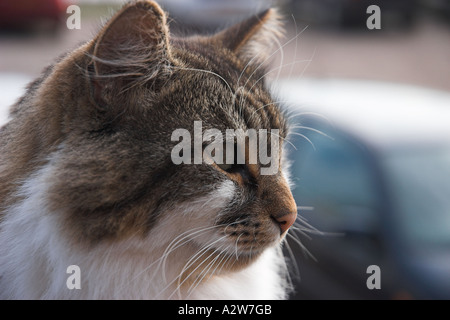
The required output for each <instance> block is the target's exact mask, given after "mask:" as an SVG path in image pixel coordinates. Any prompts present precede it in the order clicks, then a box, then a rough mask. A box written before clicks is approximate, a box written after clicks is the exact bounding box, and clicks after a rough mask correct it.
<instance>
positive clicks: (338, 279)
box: [0, 0, 450, 299]
mask: <svg viewBox="0 0 450 320" xmlns="http://www.w3.org/2000/svg"><path fill="white" fill-rule="evenodd" d="M158 2H159V3H160V4H161V5H162V6H163V8H164V9H165V10H166V11H168V12H169V14H170V26H171V30H172V31H173V32H174V33H175V34H183V35H186V34H190V33H195V32H201V33H211V32H213V31H215V30H219V29H220V28H221V27H224V26H228V25H230V24H231V23H233V22H237V21H239V20H241V19H243V18H245V17H247V16H249V15H251V14H254V13H256V12H258V11H259V10H263V9H265V8H267V7H269V6H273V5H275V6H278V7H279V8H280V11H281V13H282V14H283V15H284V20H285V24H286V34H285V38H284V39H283V40H282V41H281V43H280V44H275V46H274V50H273V52H274V53H273V55H272V56H271V57H272V59H271V61H268V62H270V68H269V69H268V74H267V76H268V78H269V80H270V81H271V83H272V85H271V86H272V88H273V91H274V94H275V95H276V96H277V99H278V100H279V102H280V104H282V105H284V106H286V107H287V108H288V109H289V112H290V114H291V115H292V122H293V123H294V131H293V133H292V135H291V136H290V137H289V141H290V142H291V144H289V148H288V152H289V157H290V159H291V161H292V182H293V183H294V185H295V188H294V191H293V193H294V196H295V198H296V201H297V203H298V205H299V208H300V211H299V215H300V216H301V219H302V220H303V222H302V223H301V224H300V225H298V226H297V228H296V230H292V231H291V232H290V236H289V237H288V241H287V245H286V246H285V253H286V258H287V259H289V260H291V264H292V265H293V267H292V274H291V277H292V281H293V283H294V287H295V291H294V293H293V294H292V295H291V298H292V299H449V298H450V0H416V1H414V0H378V1H377V0H371V1H365V0H320V1H319V0H280V1H265V0H254V1H250V0H247V1H241V0H160V1H158ZM121 3H123V1H111V0H109V1H108V0H102V1H100V0H97V1H95V0H92V1H89V0H79V1H65V0H39V1H36V0H0V88H1V89H0V90H1V94H0V107H2V108H0V112H5V108H3V107H5V106H8V105H10V104H12V103H13V102H14V101H15V100H16V99H17V98H18V97H19V96H20V95H21V94H22V92H23V90H24V86H25V85H26V83H28V82H29V81H30V80H32V79H33V78H34V77H36V76H37V75H39V73H40V72H41V70H42V69H43V68H44V67H45V66H46V65H47V64H49V63H51V62H52V61H53V59H54V58H55V57H57V56H58V55H59V54H60V53H62V52H65V51H68V50H71V49H73V48H75V47H76V46H78V45H79V44H80V43H81V42H83V41H86V40H89V39H90V38H91V37H92V36H93V35H94V34H95V33H96V32H97V31H98V30H99V28H100V26H101V23H102V21H104V19H105V18H107V17H109V16H110V15H111V14H112V12H114V10H115V9H117V8H118V7H120V5H121ZM70 4H76V5H78V6H79V7H80V9H81V28H80V29H68V28H67V26H66V21H67V19H68V18H69V17H70V16H71V13H67V12H66V9H67V7H68V6H69V5H70ZM369 5H378V6H379V8H380V10H381V13H380V27H381V28H380V29H374V30H370V29H368V27H367V25H366V21H367V19H368V18H369V17H370V16H371V15H372V13H367V12H366V10H367V8H368V6H369ZM102 19H103V20H102ZM0 118H1V117H0ZM371 265H376V266H379V268H380V284H381V289H372V290H371V289H369V288H368V286H367V280H368V278H369V277H370V276H371V274H370V273H367V268H368V267H369V266H371Z"/></svg>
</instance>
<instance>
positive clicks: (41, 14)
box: [0, 0, 68, 29]
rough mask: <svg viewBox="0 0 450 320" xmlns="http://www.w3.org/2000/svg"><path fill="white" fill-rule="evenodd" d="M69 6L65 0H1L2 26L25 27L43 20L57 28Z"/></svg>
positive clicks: (0, 25) (0, 22)
mask: <svg viewBox="0 0 450 320" xmlns="http://www.w3.org/2000/svg"><path fill="white" fill-rule="evenodd" d="M67 6H68V3H67V1H64V0H39V1H36V0H14V1H12V0H0V28H2V29H4V28H8V29H11V28H25V27H29V26H30V25H32V24H35V23H39V22H43V21H44V22H48V23H49V24H50V25H51V27H53V28H57V26H58V25H59V24H60V23H61V20H62V17H63V16H64V15H65V13H66V8H67Z"/></svg>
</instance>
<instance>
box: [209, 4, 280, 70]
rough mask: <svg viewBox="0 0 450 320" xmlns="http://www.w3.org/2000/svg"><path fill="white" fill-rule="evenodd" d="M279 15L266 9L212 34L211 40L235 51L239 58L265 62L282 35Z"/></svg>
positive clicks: (274, 10)
mask: <svg viewBox="0 0 450 320" xmlns="http://www.w3.org/2000/svg"><path fill="white" fill-rule="evenodd" d="M283 32H284V30H283V27H282V22H281V16H280V14H279V13H278V11H277V10H276V9H274V8H271V9H267V10H265V11H263V12H261V13H259V14H257V15H255V16H252V17H251V18H249V19H247V20H244V21H242V22H240V23H238V24H236V25H234V26H231V27H230V28H228V29H225V30H223V31H222V32H220V33H218V34H216V35H215V36H213V38H212V40H213V41H216V42H218V43H219V44H221V45H223V46H225V47H226V48H228V49H230V50H231V51H233V52H235V53H236V54H237V55H238V56H239V57H240V58H241V59H244V60H252V62H257V63H261V62H265V60H266V59H267V57H268V54H269V52H270V49H271V47H272V46H273V45H274V44H277V43H279V40H278V39H279V38H281V37H282V35H283Z"/></svg>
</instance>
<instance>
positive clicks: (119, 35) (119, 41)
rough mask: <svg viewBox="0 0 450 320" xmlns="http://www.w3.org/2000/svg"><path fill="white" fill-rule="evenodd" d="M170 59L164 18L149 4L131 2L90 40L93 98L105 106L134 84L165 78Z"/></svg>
mask: <svg viewBox="0 0 450 320" xmlns="http://www.w3.org/2000/svg"><path fill="white" fill-rule="evenodd" d="M170 60H171V57H170V48H169V30H168V26H167V22H166V15H165V14H164V12H163V11H162V9H161V8H160V7H159V6H158V5H157V4H156V3H155V2H153V1H133V2H131V3H129V4H127V5H125V6H124V7H123V8H122V9H121V10H120V11H119V12H118V13H116V14H115V16H113V17H112V18H111V20H110V21H109V22H108V23H107V24H106V25H105V26H104V27H103V29H102V30H101V31H100V33H99V34H98V36H97V37H96V39H95V40H94V47H93V54H92V64H91V67H92V68H93V70H92V72H91V73H93V74H92V77H91V80H92V90H93V97H94V99H95V100H96V102H100V103H101V104H102V103H105V101H106V103H108V100H111V99H114V98H115V97H114V95H117V93H119V92H123V90H124V89H126V88H128V87H131V86H133V85H134V84H136V82H141V83H149V82H151V81H154V80H155V79H157V78H159V77H162V76H164V75H167V73H168V72H169V65H170Z"/></svg>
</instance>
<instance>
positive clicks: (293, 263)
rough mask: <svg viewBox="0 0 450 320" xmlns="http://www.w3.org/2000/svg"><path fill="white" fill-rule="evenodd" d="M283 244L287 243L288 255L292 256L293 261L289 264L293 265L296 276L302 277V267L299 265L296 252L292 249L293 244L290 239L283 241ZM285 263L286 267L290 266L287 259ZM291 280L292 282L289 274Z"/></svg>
mask: <svg viewBox="0 0 450 320" xmlns="http://www.w3.org/2000/svg"><path fill="white" fill-rule="evenodd" d="M283 244H284V245H285V248H286V250H287V252H288V255H289V257H290V260H291V263H290V264H289V265H290V266H292V268H293V269H294V275H295V277H296V278H298V279H300V269H299V267H298V263H297V259H296V258H295V254H294V252H293V251H292V248H291V245H290V244H289V242H288V241H283ZM285 265H286V268H288V264H287V263H286V261H285ZM288 275H289V273H288ZM289 282H290V283H292V280H291V278H290V276H289Z"/></svg>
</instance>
